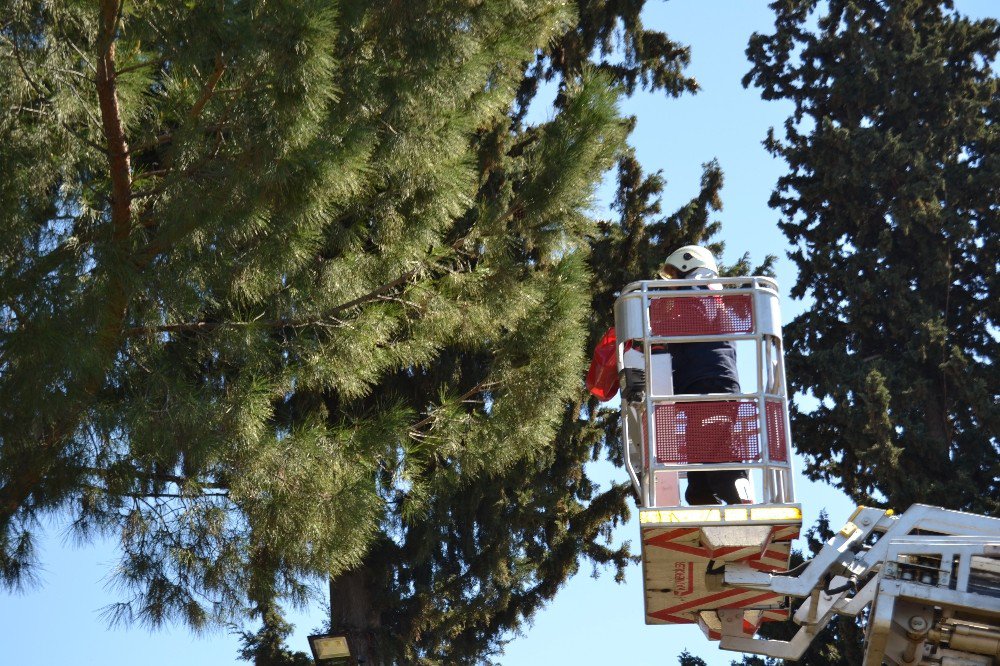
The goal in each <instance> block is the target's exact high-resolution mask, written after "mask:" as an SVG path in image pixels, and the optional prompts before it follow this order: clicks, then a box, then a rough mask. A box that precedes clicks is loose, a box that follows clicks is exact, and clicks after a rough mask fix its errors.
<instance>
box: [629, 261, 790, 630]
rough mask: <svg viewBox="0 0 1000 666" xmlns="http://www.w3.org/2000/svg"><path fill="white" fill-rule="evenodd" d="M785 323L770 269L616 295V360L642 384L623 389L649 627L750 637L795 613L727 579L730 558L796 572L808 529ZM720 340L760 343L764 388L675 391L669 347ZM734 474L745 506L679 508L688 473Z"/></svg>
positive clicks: (649, 284)
mask: <svg viewBox="0 0 1000 666" xmlns="http://www.w3.org/2000/svg"><path fill="white" fill-rule="evenodd" d="M707 285H710V286H709V288H708V289H706V288H705V287H706V286H707ZM780 322H781V318H780V311H779V308H778V291H777V285H776V283H775V282H774V281H773V280H771V279H769V278H763V277H749V278H713V279H711V280H710V281H706V280H649V281H642V282H635V283H632V284H630V285H628V286H627V287H626V288H625V289H624V290H623V291H622V294H621V296H620V297H619V298H618V300H617V301H616V303H615V330H616V343H617V353H618V367H619V370H620V371H621V372H622V375H623V379H624V380H625V381H628V380H633V381H634V378H635V377H640V378H641V382H642V389H643V390H642V395H641V396H636V395H635V393H634V391H627V392H624V393H627V395H623V397H622V405H621V410H622V431H623V435H624V436H623V440H624V443H625V447H626V451H625V453H626V455H625V460H626V469H627V470H628V472H629V476H630V478H631V480H632V483H633V485H634V486H635V490H636V493H637V495H638V497H639V502H640V505H641V506H640V511H639V522H640V529H641V532H642V567H643V579H644V586H645V616H646V623H647V624H698V625H699V626H701V628H702V630H703V631H704V632H705V633H706V635H707V636H708V637H709V638H712V639H718V638H719V637H720V635H721V633H722V628H723V625H725V626H726V627H727V628H728V630H729V633H732V631H733V627H738V628H739V629H740V630H741V631H743V632H744V633H746V634H747V635H751V636H752V635H753V633H754V632H755V631H756V630H757V627H758V626H759V625H760V623H761V622H765V621H768V620H782V619H785V618H787V616H788V611H787V600H786V598H785V597H782V596H780V595H777V594H773V593H769V592H761V591H760V590H751V589H743V588H738V587H725V588H723V586H722V578H723V576H722V571H723V568H724V566H725V564H726V563H727V562H738V563H740V564H743V565H748V566H750V567H752V568H754V569H757V570H759V571H782V570H787V568H788V562H789V556H790V547H791V541H792V540H793V539H795V538H796V537H797V536H798V534H799V530H800V528H801V525H802V512H801V507H800V506H799V505H798V504H795V492H794V487H793V481H792V461H791V455H790V443H791V439H790V431H789V424H788V398H787V394H786V386H785V375H784V361H783V355H782V339H781V323H780ZM713 341H733V342H738V341H749V342H752V343H753V348H754V357H755V367H756V390H755V391H753V392H746V393H740V394H710V395H675V394H674V393H673V390H672V383H671V381H670V378H671V368H670V355H669V353H666V352H667V350H668V349H669V347H668V345H672V344H687V343H701V342H713ZM637 370H638V371H641V372H640V373H639V374H635V372H636V371H637ZM746 384H747V380H746V379H745V378H744V381H743V385H744V386H746ZM734 470H745V471H746V473H747V476H748V478H747V479H746V480H745V481H743V482H741V483H742V485H743V487H742V489H741V496H742V499H743V503H741V504H730V505H707V506H682V505H681V483H682V481H684V480H685V479H686V478H687V475H688V474H691V473H699V472H712V471H734Z"/></svg>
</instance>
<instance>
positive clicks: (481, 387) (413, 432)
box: [410, 380, 499, 437]
mask: <svg viewBox="0 0 1000 666" xmlns="http://www.w3.org/2000/svg"><path fill="white" fill-rule="evenodd" d="M498 383H499V382H496V381H485V380H484V381H481V382H479V383H478V384H476V385H475V386H473V387H472V388H470V389H469V390H468V391H466V392H465V393H463V394H462V395H460V396H458V402H465V401H466V400H468V399H469V398H471V397H472V396H474V395H476V394H477V393H481V392H482V391H487V390H489V389H491V388H493V387H494V386H496V385H497V384H498ZM437 417H438V414H437V413H434V412H432V413H430V414H428V415H427V416H426V417H424V418H422V419H420V420H419V421H417V422H416V423H414V424H413V425H412V426H410V436H411V437H420V436H422V434H421V433H420V432H418V431H419V430H420V428H422V427H424V426H425V425H427V424H428V423H431V422H432V421H434V419H436V418H437Z"/></svg>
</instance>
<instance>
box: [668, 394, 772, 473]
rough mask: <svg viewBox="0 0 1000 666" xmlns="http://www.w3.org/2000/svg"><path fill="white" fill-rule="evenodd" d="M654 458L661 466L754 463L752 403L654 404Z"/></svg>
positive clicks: (756, 430)
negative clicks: (664, 464) (663, 464)
mask: <svg viewBox="0 0 1000 666" xmlns="http://www.w3.org/2000/svg"><path fill="white" fill-rule="evenodd" d="M654 416H655V422H656V459H657V460H658V461H659V462H661V463H724V462H754V461H756V460H758V458H759V457H760V419H759V412H758V410H757V403H756V402H754V401H753V400H728V401H718V402H716V401H712V402H687V403H678V404H668V405H657V406H656V412H655V414H654Z"/></svg>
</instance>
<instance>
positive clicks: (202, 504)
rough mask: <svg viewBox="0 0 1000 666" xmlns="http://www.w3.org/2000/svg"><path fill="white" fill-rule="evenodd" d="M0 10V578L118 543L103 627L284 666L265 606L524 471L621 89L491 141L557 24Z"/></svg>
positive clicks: (450, 17)
mask: <svg viewBox="0 0 1000 666" xmlns="http://www.w3.org/2000/svg"><path fill="white" fill-rule="evenodd" d="M4 9H5V12H4V17H5V18H4V23H3V26H2V32H0V36H2V39H3V42H2V43H3V58H2V60H0V90H3V93H0V94H2V95H3V104H2V107H3V111H2V114H3V115H2V117H0V133H2V136H0V161H2V163H3V164H4V174H3V179H2V185H0V211H2V212H0V215H3V220H4V221H3V224H2V225H0V229H2V239H3V240H2V242H3V250H2V254H0V256H2V264H0V271H2V275H0V282H2V287H0V289H2V290H3V297H2V302H3V303H4V308H3V322H4V323H3V328H2V332H0V336H2V337H0V354H2V357H3V365H2V373H3V374H2V377H3V382H2V385H0V399H2V400H3V404H4V416H3V420H2V422H0V437H2V450H0V572H2V575H3V581H4V583H5V584H7V585H8V586H10V587H14V586H17V585H20V584H22V583H23V582H24V581H26V580H27V579H28V578H29V577H30V574H31V566H32V564H33V548H32V544H33V540H32V538H33V534H32V533H33V528H34V525H35V524H36V523H37V521H38V519H39V518H40V517H41V516H43V515H45V514H46V513H51V512H55V511H61V510H66V511H69V512H70V514H71V515H72V517H73V528H74V530H75V531H76V533H77V534H78V535H79V536H80V537H82V538H87V537H89V536H93V535H97V534H113V533H117V534H118V535H119V536H120V539H121V543H122V549H123V558H122V563H121V566H120V567H119V568H118V571H119V574H118V582H119V583H121V584H122V586H123V587H124V588H125V589H126V591H127V592H128V593H129V594H130V595H131V598H126V599H125V600H124V601H123V602H122V603H121V604H120V605H118V606H117V607H115V608H114V609H113V611H112V616H113V619H116V620H120V621H124V622H133V621H141V622H146V623H149V624H152V625H158V624H160V623H162V622H164V621H166V620H170V619H180V620H182V621H184V622H187V623H188V624H189V625H190V626H192V627H194V628H196V629H197V628H201V627H204V626H207V625H209V624H211V623H214V622H223V621H229V620H233V621H237V622H239V621H242V620H243V619H245V618H246V617H247V616H248V615H249V616H251V617H256V618H258V619H259V620H261V621H262V622H263V623H264V628H263V630H262V631H261V632H260V633H259V634H257V635H255V636H248V638H247V651H248V653H249V654H252V655H253V656H254V658H255V659H256V660H257V661H258V662H259V663H266V662H267V661H273V660H275V659H279V658H280V656H281V655H282V654H283V652H282V650H281V649H280V646H278V645H277V643H279V642H280V640H281V638H282V636H283V634H284V633H285V627H284V625H283V624H282V623H283V621H282V620H281V610H280V603H282V602H291V603H295V602H301V601H304V600H305V599H306V595H307V593H308V591H309V589H308V585H309V583H310V582H311V581H316V580H318V579H325V578H326V577H327V576H337V575H338V574H340V573H342V572H343V571H345V570H348V569H351V568H352V567H356V566H357V565H358V564H359V563H360V562H361V561H362V558H364V557H365V555H366V554H367V553H376V554H382V553H383V552H384V549H385V548H386V547H387V546H388V544H389V543H390V542H392V539H393V537H394V536H397V534H396V533H395V532H394V530H398V529H402V528H401V527H400V526H401V525H403V524H404V523H406V522H407V521H410V520H411V519H414V518H415V517H424V518H427V517H429V516H430V517H433V515H434V514H433V512H434V511H435V510H438V509H443V508H447V507H446V506H445V505H444V503H443V502H441V501H440V500H439V499H438V498H439V497H453V496H454V495H449V494H448V493H449V492H451V493H454V492H459V491H463V490H469V489H474V488H476V487H477V480H480V479H483V478H486V477H488V476H490V475H498V476H499V475H503V474H506V473H507V472H508V471H509V470H510V469H511V468H512V467H513V466H514V465H517V464H521V465H523V464H527V461H530V460H536V461H537V460H541V459H542V457H543V455H545V454H544V447H545V445H546V444H547V443H548V442H549V441H550V440H551V438H552V435H553V433H554V431H555V428H556V425H557V422H558V419H559V417H560V415H561V413H562V409H563V405H564V402H565V400H566V399H567V397H568V389H567V387H572V388H574V389H575V387H576V386H577V384H578V381H579V376H580V374H581V372H582V362H583V359H582V353H581V352H582V343H583V336H584V328H583V322H584V318H585V315H586V305H587V293H588V292H587V284H588V271H587V269H586V264H585V255H586V252H585V250H586V235H585V234H587V233H588V232H589V230H590V228H591V222H590V221H589V219H588V218H587V217H586V215H585V214H584V211H585V210H586V207H587V205H588V201H589V193H590V191H591V189H592V188H593V186H594V184H595V183H596V182H597V181H598V179H599V178H600V175H601V174H602V173H603V172H604V171H605V170H606V169H608V168H609V167H610V166H612V164H613V160H614V158H615V156H616V155H617V154H618V152H619V150H620V148H621V146H622V145H623V144H622V142H623V138H624V135H625V132H626V129H627V128H626V123H625V122H624V121H622V120H621V119H620V118H619V117H618V115H617V112H616V109H615V104H616V96H617V93H616V92H615V91H614V90H613V88H612V87H611V86H609V85H608V83H607V81H606V80H604V79H602V78H600V77H597V76H592V75H588V74H586V73H584V74H583V75H581V76H580V77H576V78H575V79H574V80H573V81H572V82H568V84H567V86H566V93H565V102H564V104H563V106H562V108H561V111H560V113H559V114H558V115H557V117H555V118H554V119H553V120H552V121H551V122H548V123H546V124H544V125H542V126H539V127H534V128H530V129H529V130H526V131H524V132H522V133H521V134H519V135H517V136H512V135H510V133H509V132H508V131H507V130H506V128H507V126H508V125H509V119H508V116H507V112H508V110H509V109H510V106H511V103H512V100H513V98H514V95H515V91H516V87H517V86H518V84H519V82H520V78H521V72H522V71H523V63H524V62H525V61H527V60H529V59H530V58H531V57H532V56H533V54H534V53H535V52H536V51H537V50H538V49H539V48H541V47H543V46H544V45H545V44H547V43H548V41H549V40H550V39H551V38H553V37H554V36H555V35H557V34H561V32H563V31H565V30H566V29H568V27H569V26H570V25H571V22H572V19H573V16H572V14H571V13H570V12H569V11H568V8H567V7H566V6H565V5H564V3H560V2H551V3H528V4H525V5H517V4H512V3H506V2H493V3H476V4H474V5H470V4H469V3H464V2H439V3H427V4H425V5H421V6H420V7H417V6H415V5H414V4H413V3H390V4H384V5H383V4H377V3H376V4H374V5H369V3H361V2H354V3H351V2H345V3H341V4H340V5H339V6H337V7H333V6H332V5H331V3H328V2H300V1H299V0H296V1H295V2H272V1H268V2H263V1H262V2H257V3H255V2H250V3H246V2H238V3H235V2H227V3H211V6H208V5H206V4H204V3H161V2H146V3H135V4H133V3H127V4H118V3H116V2H113V1H112V0H106V1H105V2H102V3H101V4H100V6H99V7H90V6H89V5H86V4H84V5H81V4H79V3H45V4H40V3H33V2H8V3H6V4H5V7H4ZM498 155H499V156H502V157H503V158H504V160H503V163H502V164H494V163H492V162H491V161H490V160H492V159H495V158H496V157H497V156H498ZM524 499H526V498H523V497H522V498H517V501H523V500H524ZM470 518H471V516H470ZM448 520H451V517H449V518H448ZM428 524H431V525H432V523H428ZM428 535H430V532H429V531H428ZM469 536H471V535H469ZM428 545H429V544H428V543H427V542H424V543H423V545H422V546H421V548H425V547H427V546H428ZM468 545H469V544H464V545H463V547H466V546H468ZM509 564H510V566H511V567H513V568H515V569H516V568H517V567H518V566H520V564H519V563H518V562H513V561H512V562H510V563H509ZM466 573H467V571H464V570H459V571H454V572H447V575H446V576H445V578H447V579H449V580H450V581H451V582H450V583H449V584H451V585H457V586H461V585H462V584H464V583H463V576H464V575H465V574H466ZM420 575H422V574H421V572H416V573H415V576H417V583H415V585H416V584H418V583H419V576H420ZM484 580H485V577H484ZM402 584H405V583H401V585H402ZM503 585H504V581H503V580H502V578H498V579H497V587H498V588H499V589H501V590H502V589H503ZM410 589H415V588H408V590H410ZM416 589H417V591H418V592H420V593H421V596H418V597H417V598H416V601H415V603H417V604H418V605H419V603H423V601H422V600H425V599H426V598H428V597H429V596H432V595H433V594H434V591H432V590H422V589H419V588H416ZM487 599H488V596H487V595H485V594H484V595H483V600H484V602H485V601H486V600H487ZM417 610H418V611H419V610H420V608H418V609H417ZM413 624H417V623H416V622H414V623H413ZM417 628H418V630H419V625H418V626H417ZM421 649H423V648H421Z"/></svg>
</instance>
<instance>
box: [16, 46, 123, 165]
mask: <svg viewBox="0 0 1000 666" xmlns="http://www.w3.org/2000/svg"><path fill="white" fill-rule="evenodd" d="M0 38H3V39H6V40H7V42H8V43H10V46H11V52H12V53H13V55H14V61H15V62H16V63H17V68H18V69H19V70H20V71H21V77H22V78H23V79H24V81H25V82H26V83H27V84H28V85H29V86H30V87H31V89H32V90H34V91H35V94H36V95H38V97H39V98H40V101H42V102H45V103H46V104H48V103H49V102H50V98H51V96H52V93H51V91H48V90H45V89H44V88H43V87H42V85H41V84H40V83H38V82H37V81H35V79H34V78H33V77H32V76H31V75H30V74H29V73H28V68H27V67H26V66H25V64H24V59H23V57H22V55H21V49H20V48H19V47H18V45H17V40H16V39H13V38H10V37H7V36H6V35H4V34H2V33H0ZM70 88H71V89H72V86H70ZM36 113H39V114H42V115H47V116H49V117H54V116H52V114H50V113H46V112H45V111H41V110H37V111H36ZM57 122H58V123H59V126H60V127H62V128H63V129H64V130H66V131H67V132H69V133H70V134H71V135H73V136H74V137H76V138H77V139H79V140H80V141H81V142H82V143H84V144H86V145H87V146H89V147H91V148H94V149H95V150H99V151H100V152H102V153H107V152H108V151H107V148H105V147H104V146H102V145H100V144H99V143H95V142H93V141H91V140H90V139H88V138H87V137H85V136H82V135H81V134H80V133H79V132H78V131H77V130H75V129H73V128H72V127H70V125H69V123H67V122H66V121H65V120H62V119H58V120H57Z"/></svg>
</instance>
